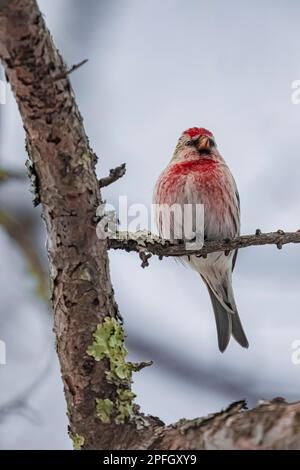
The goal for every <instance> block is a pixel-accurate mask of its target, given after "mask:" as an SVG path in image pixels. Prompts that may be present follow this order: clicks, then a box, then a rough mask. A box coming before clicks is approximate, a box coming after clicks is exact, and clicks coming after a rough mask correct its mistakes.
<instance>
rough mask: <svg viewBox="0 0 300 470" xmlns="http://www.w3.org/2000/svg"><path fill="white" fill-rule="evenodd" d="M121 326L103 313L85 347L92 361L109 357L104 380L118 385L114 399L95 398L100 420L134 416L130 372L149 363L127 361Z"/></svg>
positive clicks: (133, 395)
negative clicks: (90, 339)
mask: <svg viewBox="0 0 300 470" xmlns="http://www.w3.org/2000/svg"><path fill="white" fill-rule="evenodd" d="M124 337H125V335H124V330H123V327H122V325H121V324H120V323H119V322H118V320H117V319H116V318H112V317H105V318H104V321H103V323H102V324H100V325H98V326H97V328H96V331H95V332H94V334H93V338H94V341H93V343H92V344H91V345H90V346H89V347H88V349H87V354H89V355H90V356H92V357H93V358H94V359H95V361H101V360H102V359H104V358H105V359H108V361H109V370H107V371H106V372H105V374H106V379H107V382H109V383H112V384H114V385H116V386H117V390H116V392H117V394H116V399H115V400H114V401H112V400H111V399H109V398H104V399H102V398H97V399H96V414H97V416H98V418H99V419H100V421H101V422H102V423H110V422H111V419H114V421H115V423H117V424H120V423H124V422H125V421H126V420H130V419H133V418H134V417H135V413H134V406H133V400H134V398H135V394H134V393H133V392H132V391H131V390H130V385H131V382H132V373H133V372H135V371H138V370H140V369H141V368H143V367H147V366H149V365H151V362H143V363H132V362H126V356H127V354H128V352H127V349H126V348H125V344H124Z"/></svg>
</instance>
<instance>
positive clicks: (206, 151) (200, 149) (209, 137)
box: [173, 127, 217, 160]
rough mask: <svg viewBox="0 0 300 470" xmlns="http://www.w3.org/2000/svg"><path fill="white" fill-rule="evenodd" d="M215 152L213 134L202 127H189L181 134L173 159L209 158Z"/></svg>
mask: <svg viewBox="0 0 300 470" xmlns="http://www.w3.org/2000/svg"><path fill="white" fill-rule="evenodd" d="M216 153H217V146H216V142H215V138H214V136H213V134H212V133H211V132H210V131H208V130H207V129H204V128H203V127H191V128H190V129H187V130H186V131H184V132H183V133H182V134H181V136H180V138H179V140H178V143H177V146H176V149H175V152H174V156H173V159H174V160H177V159H179V158H184V159H186V158H193V159H194V158H197V157H204V158H205V157H208V158H209V157H211V156H213V155H214V154H216Z"/></svg>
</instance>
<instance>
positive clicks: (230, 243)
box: [107, 230, 300, 258]
mask: <svg viewBox="0 0 300 470" xmlns="http://www.w3.org/2000/svg"><path fill="white" fill-rule="evenodd" d="M107 243H108V247H109V248H110V249H113V250H125V251H127V252H131V251H135V252H137V253H140V255H141V254H142V257H144V255H145V254H147V253H149V254H151V255H156V256H159V257H160V258H163V257H164V256H190V255H197V256H204V257H205V256H206V255H208V254H209V253H214V252H216V251H224V252H225V253H226V252H230V251H231V250H236V249H237V248H238V249H240V248H246V247H248V246H262V245H276V246H277V248H278V249H281V248H282V247H283V245H286V244H288V243H300V231H297V232H283V231H282V230H277V232H271V233H261V232H260V230H257V231H256V233H255V234H254V235H243V236H241V237H236V238H233V239H231V240H215V241H206V242H205V243H204V245H203V247H202V248H201V249H200V250H199V249H198V248H197V249H196V248H195V249H186V247H185V245H184V243H183V242H180V241H178V242H176V241H174V242H172V241H170V240H163V239H162V238H159V237H158V236H157V235H153V234H151V233H148V232H145V231H140V232H136V233H129V232H119V233H118V234H117V236H116V237H115V238H108V241H107Z"/></svg>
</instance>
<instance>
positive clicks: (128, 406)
mask: <svg viewBox="0 0 300 470" xmlns="http://www.w3.org/2000/svg"><path fill="white" fill-rule="evenodd" d="M117 393H118V399H117V401H116V408H117V412H118V414H117V416H116V418H115V422H116V423H117V424H122V423H124V422H125V421H126V420H127V419H129V418H131V417H133V416H134V411H133V403H132V402H133V400H134V398H135V397H136V395H135V394H134V393H133V392H132V391H131V390H118V392H117Z"/></svg>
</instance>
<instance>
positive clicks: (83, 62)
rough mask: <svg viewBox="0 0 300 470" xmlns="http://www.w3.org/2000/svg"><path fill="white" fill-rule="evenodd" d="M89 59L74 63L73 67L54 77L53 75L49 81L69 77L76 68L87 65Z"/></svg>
mask: <svg viewBox="0 0 300 470" xmlns="http://www.w3.org/2000/svg"><path fill="white" fill-rule="evenodd" d="M88 60H89V59H84V60H82V61H81V62H79V63H78V64H74V65H72V67H70V68H69V69H67V70H65V71H63V72H61V73H59V74H57V75H55V76H54V77H51V78H50V79H49V82H52V83H53V82H56V81H58V80H62V79H64V78H67V76H68V75H71V73H73V72H75V70H77V69H79V68H80V67H82V66H83V65H85V64H86V63H87V62H88Z"/></svg>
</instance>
